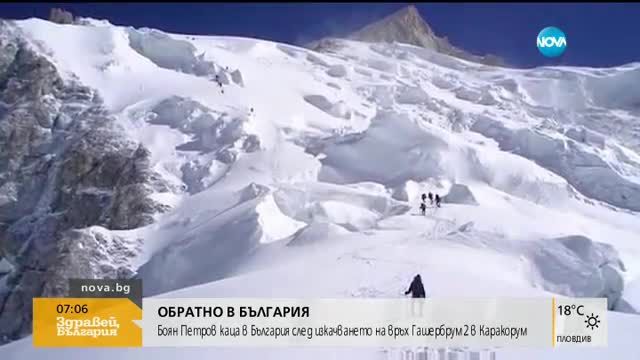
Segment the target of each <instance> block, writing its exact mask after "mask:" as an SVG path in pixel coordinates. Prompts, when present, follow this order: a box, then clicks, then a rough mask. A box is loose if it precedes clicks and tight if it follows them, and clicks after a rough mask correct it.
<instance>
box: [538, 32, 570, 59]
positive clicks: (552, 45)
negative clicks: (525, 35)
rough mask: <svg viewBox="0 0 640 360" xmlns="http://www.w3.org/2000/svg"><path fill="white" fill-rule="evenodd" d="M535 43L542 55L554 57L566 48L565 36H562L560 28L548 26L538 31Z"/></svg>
mask: <svg viewBox="0 0 640 360" xmlns="http://www.w3.org/2000/svg"><path fill="white" fill-rule="evenodd" d="M536 43H537V44H538V50H539V51H540V53H541V54H542V55H544V56H546V57H549V58H554V57H558V56H560V55H562V53H564V50H565V49H566V48H567V37H566V36H564V33H563V32H562V30H560V29H558V28H557V27H553V26H549V27H546V28H544V29H542V31H540V33H539V34H538V39H537V41H536Z"/></svg>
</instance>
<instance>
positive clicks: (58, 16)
mask: <svg viewBox="0 0 640 360" xmlns="http://www.w3.org/2000/svg"><path fill="white" fill-rule="evenodd" d="M49 21H51V22H54V23H57V24H73V22H74V17H73V14H72V13H70V12H68V11H65V10H62V9H59V8H52V9H51V10H50V11H49Z"/></svg>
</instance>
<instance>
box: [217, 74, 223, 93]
mask: <svg viewBox="0 0 640 360" xmlns="http://www.w3.org/2000/svg"><path fill="white" fill-rule="evenodd" d="M216 82H217V83H218V86H219V87H220V92H221V93H222V94H224V89H223V88H222V81H220V75H216Z"/></svg>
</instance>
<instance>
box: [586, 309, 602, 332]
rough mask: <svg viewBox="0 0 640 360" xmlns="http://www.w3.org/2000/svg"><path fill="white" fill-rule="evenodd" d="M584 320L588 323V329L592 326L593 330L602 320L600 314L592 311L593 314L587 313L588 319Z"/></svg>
mask: <svg viewBox="0 0 640 360" xmlns="http://www.w3.org/2000/svg"><path fill="white" fill-rule="evenodd" d="M584 322H585V323H587V329H588V328H591V330H593V329H595V328H597V327H598V324H599V323H600V320H598V315H593V313H591V316H589V315H587V320H585V321H584Z"/></svg>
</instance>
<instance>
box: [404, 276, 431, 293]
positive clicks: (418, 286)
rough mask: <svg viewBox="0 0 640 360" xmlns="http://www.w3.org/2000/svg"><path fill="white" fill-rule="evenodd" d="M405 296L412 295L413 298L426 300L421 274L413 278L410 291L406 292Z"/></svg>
mask: <svg viewBox="0 0 640 360" xmlns="http://www.w3.org/2000/svg"><path fill="white" fill-rule="evenodd" d="M404 294H405V295H409V294H411V297H413V298H424V297H425V296H426V294H425V291H424V285H422V278H421V277H420V274H417V275H416V276H414V277H413V280H412V281H411V285H409V289H408V290H407V291H405V292H404Z"/></svg>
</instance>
